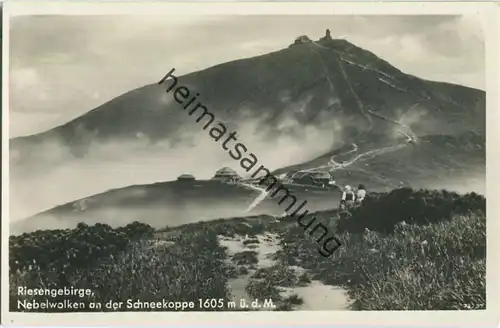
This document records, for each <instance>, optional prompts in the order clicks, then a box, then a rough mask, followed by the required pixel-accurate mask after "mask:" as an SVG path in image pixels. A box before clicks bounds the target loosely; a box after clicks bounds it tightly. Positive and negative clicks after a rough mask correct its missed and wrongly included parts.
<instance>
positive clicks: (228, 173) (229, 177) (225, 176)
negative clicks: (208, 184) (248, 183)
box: [212, 167, 241, 183]
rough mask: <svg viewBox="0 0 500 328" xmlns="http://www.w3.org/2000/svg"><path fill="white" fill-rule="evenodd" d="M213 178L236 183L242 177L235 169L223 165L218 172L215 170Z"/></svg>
mask: <svg viewBox="0 0 500 328" xmlns="http://www.w3.org/2000/svg"><path fill="white" fill-rule="evenodd" d="M212 180H216V181H221V182H226V183H236V182H239V181H240V180H241V177H240V176H239V175H238V173H236V171H235V170H233V169H231V168H229V167H223V168H221V169H220V170H218V171H217V172H215V175H214V177H213V178H212Z"/></svg>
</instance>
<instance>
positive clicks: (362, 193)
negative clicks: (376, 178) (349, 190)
mask: <svg viewBox="0 0 500 328" xmlns="http://www.w3.org/2000/svg"><path fill="white" fill-rule="evenodd" d="M365 197H366V188H365V186H364V185H362V184H360V185H359V186H358V190H357V192H356V203H358V204H361V203H362V202H363V199H365Z"/></svg>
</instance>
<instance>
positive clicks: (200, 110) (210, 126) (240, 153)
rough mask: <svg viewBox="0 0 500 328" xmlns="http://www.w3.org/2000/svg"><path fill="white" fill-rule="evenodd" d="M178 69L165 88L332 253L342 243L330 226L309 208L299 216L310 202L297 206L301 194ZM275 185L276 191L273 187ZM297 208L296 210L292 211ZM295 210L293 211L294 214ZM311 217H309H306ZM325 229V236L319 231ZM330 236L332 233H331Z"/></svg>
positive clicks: (165, 79) (168, 77)
mask: <svg viewBox="0 0 500 328" xmlns="http://www.w3.org/2000/svg"><path fill="white" fill-rule="evenodd" d="M174 72H175V68H172V69H171V70H170V72H168V73H167V74H166V75H165V76H164V77H163V78H162V79H161V80H160V81H159V82H158V84H159V85H161V84H164V83H165V84H167V83H166V82H170V81H171V83H170V85H168V86H167V88H166V89H165V91H166V92H167V93H169V92H172V94H173V98H174V99H175V101H176V102H177V103H178V104H179V105H181V106H182V109H183V110H184V111H186V112H187V113H188V115H189V116H195V117H196V123H201V124H203V122H204V124H203V126H202V129H203V130H208V135H209V136H210V137H211V138H212V139H213V140H214V141H215V142H222V145H221V146H222V148H223V149H224V150H225V151H226V152H228V153H229V156H231V158H232V159H234V160H236V161H239V163H240V166H241V167H242V168H243V169H244V170H245V171H246V172H250V171H252V170H253V174H252V175H251V177H252V178H253V179H256V178H257V176H259V174H261V173H263V174H264V175H263V176H262V177H261V178H260V180H259V185H264V186H266V192H268V193H269V195H270V196H271V197H272V198H274V197H275V196H276V195H278V194H281V196H282V197H281V199H280V200H279V201H278V205H282V204H284V203H285V204H288V206H287V208H286V209H285V212H286V213H287V214H288V215H289V216H290V217H292V218H296V219H297V223H298V224H299V225H300V226H301V227H303V228H304V231H307V229H309V228H310V227H312V228H311V229H310V230H309V235H310V236H311V237H313V238H314V236H315V235H316V236H317V238H316V242H317V243H318V244H319V245H320V248H319V250H318V251H319V253H320V254H321V255H323V256H325V257H328V256H331V255H332V254H333V252H335V251H336V250H337V249H338V248H339V247H340V246H341V245H342V244H341V242H340V241H339V239H338V238H337V237H336V236H335V235H330V232H329V231H328V228H327V227H326V226H325V225H324V224H322V223H321V222H316V225H313V224H314V223H315V221H316V218H315V217H314V216H312V215H309V216H307V214H309V211H308V210H305V211H303V212H302V214H300V215H298V212H299V211H300V210H302V209H303V208H304V206H305V205H306V204H307V201H305V200H304V201H303V202H302V203H301V204H300V205H298V206H297V207H295V205H296V204H297V203H298V202H297V197H295V196H294V195H293V194H292V193H291V192H290V190H289V189H288V188H286V187H285V186H283V184H282V183H280V182H279V179H278V178H276V177H275V176H274V175H273V174H271V172H270V171H269V170H268V169H267V168H266V167H265V166H263V165H259V164H258V163H259V161H258V159H257V156H255V154H253V153H252V152H250V151H249V150H248V147H247V146H246V145H245V144H243V143H242V142H239V141H238V138H237V133H236V131H232V132H230V133H228V128H227V127H226V125H225V124H224V123H222V122H219V121H217V122H215V121H216V118H215V115H214V113H212V112H210V111H209V110H208V108H207V107H206V106H205V105H203V104H202V103H201V102H200V101H198V97H199V96H200V94H199V93H195V94H194V95H192V94H191V92H190V90H189V89H188V88H187V87H186V86H183V85H180V84H179V79H178V78H177V77H176V76H174V75H173V73H174ZM273 188H274V190H273V192H272V193H271V190H272V189H273ZM294 207H295V210H294V211H293V212H291V210H292V209H293V208H294ZM290 213H291V214H290ZM306 216H307V217H306ZM305 218H307V219H309V222H304V221H305V220H304V219H305ZM318 232H321V235H319V234H318ZM329 235H330V236H329Z"/></svg>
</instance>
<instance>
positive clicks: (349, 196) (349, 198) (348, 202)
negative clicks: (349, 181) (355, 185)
mask: <svg viewBox="0 0 500 328" xmlns="http://www.w3.org/2000/svg"><path fill="white" fill-rule="evenodd" d="M355 198H356V196H355V194H354V192H353V191H352V187H351V186H349V185H347V186H345V188H344V192H343V193H342V198H341V200H340V205H342V206H343V207H344V209H347V208H349V207H351V206H352V205H353V204H354V200H355Z"/></svg>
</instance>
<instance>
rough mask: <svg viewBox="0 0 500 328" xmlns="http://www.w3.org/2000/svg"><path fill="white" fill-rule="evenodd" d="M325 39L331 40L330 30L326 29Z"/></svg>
mask: <svg viewBox="0 0 500 328" xmlns="http://www.w3.org/2000/svg"><path fill="white" fill-rule="evenodd" d="M325 39H327V40H331V39H332V35H331V34H330V29H328V28H327V29H326V33H325Z"/></svg>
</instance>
